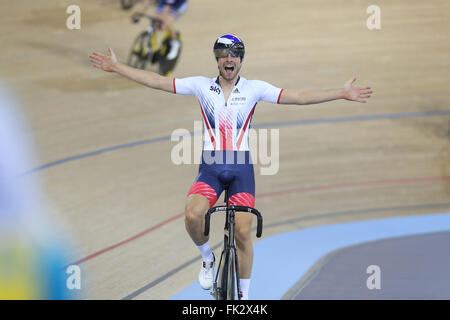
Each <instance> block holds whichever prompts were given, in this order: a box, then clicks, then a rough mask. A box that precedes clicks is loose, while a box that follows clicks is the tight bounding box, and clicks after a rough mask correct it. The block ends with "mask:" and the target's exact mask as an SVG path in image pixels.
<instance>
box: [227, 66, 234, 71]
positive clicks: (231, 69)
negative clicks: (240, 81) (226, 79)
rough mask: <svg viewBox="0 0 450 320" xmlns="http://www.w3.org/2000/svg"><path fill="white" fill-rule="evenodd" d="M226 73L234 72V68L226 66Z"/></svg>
mask: <svg viewBox="0 0 450 320" xmlns="http://www.w3.org/2000/svg"><path fill="white" fill-rule="evenodd" d="M225 71H226V72H228V71H230V72H233V71H234V67H233V66H225Z"/></svg>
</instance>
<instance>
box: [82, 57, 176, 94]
mask: <svg viewBox="0 0 450 320" xmlns="http://www.w3.org/2000/svg"><path fill="white" fill-rule="evenodd" d="M108 50H109V54H110V55H109V56H108V55H105V54H103V53H98V52H94V53H92V54H91V55H89V58H90V59H91V62H92V66H93V67H95V68H99V69H102V70H104V71H107V72H115V73H117V74H120V75H121V76H123V77H125V78H128V79H130V80H133V81H136V82H138V83H140V84H142V85H144V86H147V87H149V88H153V89H158V90H163V91H166V92H171V93H173V92H174V91H173V80H172V79H170V78H167V77H163V76H161V75H159V74H157V73H155V72H151V71H145V70H140V69H136V68H132V67H129V66H127V65H125V64H122V63H120V62H118V61H117V58H116V55H115V54H114V51H112V49H111V48H109V49H108Z"/></svg>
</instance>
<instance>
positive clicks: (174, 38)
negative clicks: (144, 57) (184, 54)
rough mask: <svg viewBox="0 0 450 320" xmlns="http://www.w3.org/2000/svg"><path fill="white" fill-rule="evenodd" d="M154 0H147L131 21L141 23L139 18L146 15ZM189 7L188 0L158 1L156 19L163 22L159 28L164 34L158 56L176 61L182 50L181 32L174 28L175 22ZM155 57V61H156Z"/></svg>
mask: <svg viewBox="0 0 450 320" xmlns="http://www.w3.org/2000/svg"><path fill="white" fill-rule="evenodd" d="M154 2H155V1H153V0H145V1H144V5H143V7H142V8H141V10H140V11H138V12H135V13H134V14H133V15H132V16H131V19H132V21H133V22H134V23H136V22H138V21H139V17H140V16H141V15H143V14H146V13H147V11H148V9H149V7H150V5H151V4H152V3H154ZM187 7H188V2H187V0H158V1H157V5H156V10H155V17H156V18H158V19H160V20H161V24H159V25H158V26H157V28H158V30H159V31H163V32H164V36H163V40H162V45H161V47H160V48H159V50H158V51H157V55H158V54H159V55H164V56H165V57H166V59H167V60H173V59H175V58H176V57H177V56H178V54H179V52H180V48H181V36H180V32H179V31H178V30H176V29H175V28H174V23H175V20H177V19H178V18H179V17H180V16H181V14H183V13H184V12H185V11H186V9H187ZM157 55H155V58H154V60H155V61H156V57H157Z"/></svg>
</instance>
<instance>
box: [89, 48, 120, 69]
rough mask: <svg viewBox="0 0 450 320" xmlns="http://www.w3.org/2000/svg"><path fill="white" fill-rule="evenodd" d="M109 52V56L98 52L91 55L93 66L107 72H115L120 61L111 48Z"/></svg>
mask: <svg viewBox="0 0 450 320" xmlns="http://www.w3.org/2000/svg"><path fill="white" fill-rule="evenodd" d="M108 51H109V56H108V55H105V54H103V53H98V52H94V53H92V54H91V55H89V58H90V59H91V63H92V66H93V67H95V68H99V69H102V70H104V71H107V72H114V71H115V70H116V69H115V67H116V66H117V64H118V61H117V58H116V55H115V53H114V51H113V50H112V49H111V48H108Z"/></svg>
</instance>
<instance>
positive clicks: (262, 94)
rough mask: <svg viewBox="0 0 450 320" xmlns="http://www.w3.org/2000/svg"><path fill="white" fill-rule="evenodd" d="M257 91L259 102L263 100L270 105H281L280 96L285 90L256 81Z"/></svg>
mask: <svg viewBox="0 0 450 320" xmlns="http://www.w3.org/2000/svg"><path fill="white" fill-rule="evenodd" d="M253 82H254V85H255V90H256V94H257V97H258V98H259V99H258V100H263V101H266V102H269V103H277V104H278V103H280V96H281V93H282V92H283V89H281V88H277V87H275V86H273V85H271V84H270V83H267V82H265V81H260V80H254V81H253Z"/></svg>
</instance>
